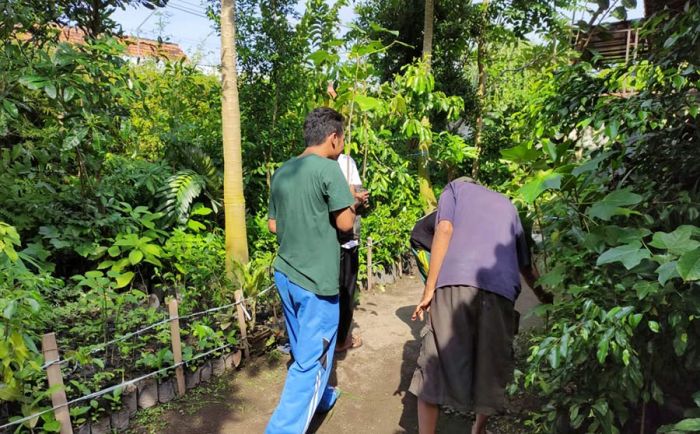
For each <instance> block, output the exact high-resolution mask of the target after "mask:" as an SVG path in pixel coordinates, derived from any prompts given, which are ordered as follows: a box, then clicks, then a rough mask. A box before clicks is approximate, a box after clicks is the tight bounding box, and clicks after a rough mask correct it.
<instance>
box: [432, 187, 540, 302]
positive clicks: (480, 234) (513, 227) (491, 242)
mask: <svg viewBox="0 0 700 434" xmlns="http://www.w3.org/2000/svg"><path fill="white" fill-rule="evenodd" d="M443 220H447V221H450V222H452V226H453V231H452V239H451V240H450V246H449V248H448V249H447V255H446V256H445V260H444V261H443V264H442V268H441V269H440V275H439V276H438V280H437V287H438V288H440V287H442V286H448V285H468V286H474V287H476V288H479V289H483V290H485V291H489V292H494V293H496V294H499V295H502V296H503V297H506V298H508V299H509V300H511V301H515V299H516V298H517V297H518V295H519V294H520V268H521V267H526V266H529V265H530V253H529V250H528V247H527V243H526V241H525V234H524V232H523V227H522V225H521V223H520V217H519V216H518V212H517V211H516V209H515V207H514V206H513V204H512V203H511V202H510V200H508V198H506V197H505V196H503V195H502V194H500V193H496V192H495V191H491V190H489V189H487V188H485V187H482V186H480V185H478V184H473V183H469V182H464V181H459V180H458V181H452V182H451V183H449V184H447V186H446V187H445V190H443V192H442V194H441V195H440V202H439V204H438V213H437V222H438V224H439V222H441V221H443Z"/></svg>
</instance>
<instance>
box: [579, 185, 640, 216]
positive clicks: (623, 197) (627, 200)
mask: <svg viewBox="0 0 700 434" xmlns="http://www.w3.org/2000/svg"><path fill="white" fill-rule="evenodd" d="M641 201H642V196H640V195H638V194H636V193H632V192H631V191H629V189H621V190H615V191H613V192H611V193H609V194H608V195H607V196H605V197H604V198H603V199H602V200H601V201H599V202H596V203H594V204H593V206H591V207H590V208H589V209H588V215H589V216H591V217H593V218H599V219H601V220H606V221H607V220H610V218H611V217H612V216H616V215H629V214H631V213H633V212H634V211H632V210H630V209H627V208H623V207H625V206H629V205H636V204H638V203H639V202H641Z"/></svg>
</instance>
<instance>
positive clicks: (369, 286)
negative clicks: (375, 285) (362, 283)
mask: <svg viewBox="0 0 700 434" xmlns="http://www.w3.org/2000/svg"><path fill="white" fill-rule="evenodd" d="M371 289H372V238H371V237H368V238H367V291H369V290H371Z"/></svg>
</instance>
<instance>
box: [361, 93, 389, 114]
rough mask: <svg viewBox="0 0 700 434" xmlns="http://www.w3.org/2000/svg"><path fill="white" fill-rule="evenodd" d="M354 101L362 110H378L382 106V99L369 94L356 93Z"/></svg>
mask: <svg viewBox="0 0 700 434" xmlns="http://www.w3.org/2000/svg"><path fill="white" fill-rule="evenodd" d="M355 102H356V103H357V105H358V106H359V107H360V110H362V111H373V110H378V109H380V108H381V107H382V104H383V103H382V101H381V100H379V99H377V98H373V97H371V96H365V95H356V96H355Z"/></svg>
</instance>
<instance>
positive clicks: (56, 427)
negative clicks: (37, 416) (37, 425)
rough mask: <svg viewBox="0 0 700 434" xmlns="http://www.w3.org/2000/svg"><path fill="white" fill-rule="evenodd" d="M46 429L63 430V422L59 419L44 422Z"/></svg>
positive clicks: (52, 430)
mask: <svg viewBox="0 0 700 434" xmlns="http://www.w3.org/2000/svg"><path fill="white" fill-rule="evenodd" d="M42 428H43V429H44V431H48V432H59V431H61V423H60V422H59V421H57V420H52V421H50V422H46V423H44V426H43V427H42Z"/></svg>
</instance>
